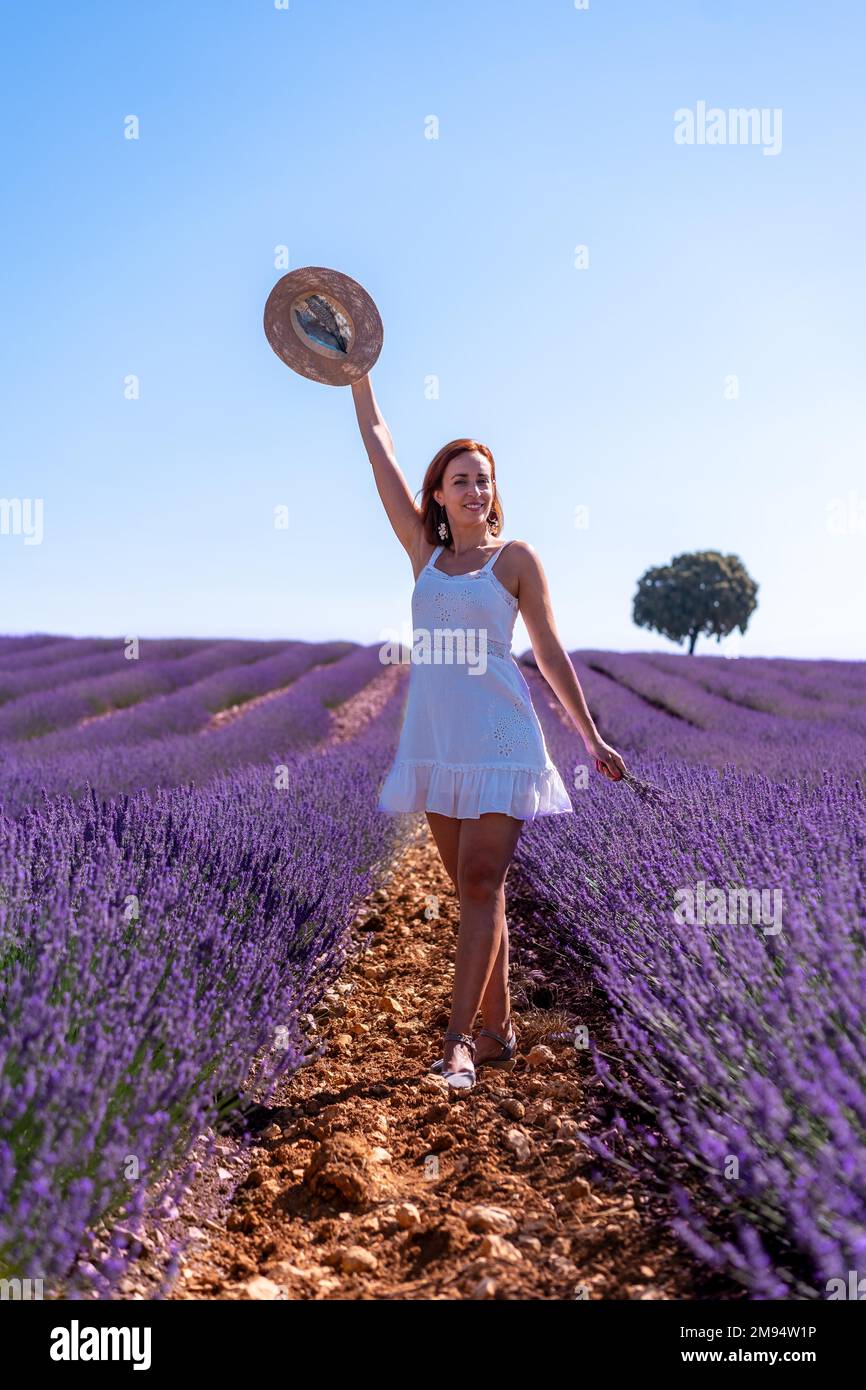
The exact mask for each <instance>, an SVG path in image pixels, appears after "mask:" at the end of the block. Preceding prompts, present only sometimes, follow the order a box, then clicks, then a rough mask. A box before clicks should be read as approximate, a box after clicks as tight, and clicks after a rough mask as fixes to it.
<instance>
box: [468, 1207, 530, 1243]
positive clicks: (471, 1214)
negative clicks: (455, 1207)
mask: <svg viewBox="0 0 866 1390" xmlns="http://www.w3.org/2000/svg"><path fill="white" fill-rule="evenodd" d="M463 1220H464V1221H465V1222H466V1225H467V1226H468V1227H469V1230H470V1231H482V1232H488V1231H489V1232H492V1233H493V1234H495V1235H499V1236H510V1235H513V1234H514V1232H515V1231H516V1230H517V1222H516V1221H515V1219H514V1217H513V1216H512V1215H511V1213H510V1212H509V1211H506V1210H505V1208H504V1207H483V1206H476V1207H468V1208H467V1210H466V1211H465V1212H464V1213H463Z"/></svg>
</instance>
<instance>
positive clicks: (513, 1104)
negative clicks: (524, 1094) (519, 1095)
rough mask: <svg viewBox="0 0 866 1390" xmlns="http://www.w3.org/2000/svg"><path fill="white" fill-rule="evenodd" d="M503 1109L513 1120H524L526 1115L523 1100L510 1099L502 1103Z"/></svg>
mask: <svg viewBox="0 0 866 1390" xmlns="http://www.w3.org/2000/svg"><path fill="white" fill-rule="evenodd" d="M502 1109H503V1111H504V1112H505V1114H506V1115H507V1116H508V1117H509V1119H511V1120H522V1119H523V1117H524V1115H525V1114H526V1106H525V1105H524V1104H523V1101H522V1100H516V1099H515V1098H514V1097H510V1098H509V1099H508V1100H504V1101H503V1102H502Z"/></svg>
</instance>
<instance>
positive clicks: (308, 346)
mask: <svg viewBox="0 0 866 1390" xmlns="http://www.w3.org/2000/svg"><path fill="white" fill-rule="evenodd" d="M264 328H265V335H266V337H267V340H268V342H269V343H270V345H271V347H272V348H273V350H274V352H275V353H276V354H277V356H278V357H279V358H280V359H281V360H282V361H283V362H285V364H286V366H287V367H291V368H292V370H293V371H296V372H300V374H301V376H305V377H309V378H310V380H311V381H320V382H322V383H323V384H324V385H326V386H350V385H351V384H352V382H353V381H360V380H361V378H362V377H365V376H366V375H367V373H368V372H369V371H370V369H371V368H372V366H373V364H374V363H375V361H376V359H377V358H378V356H379V353H380V352H381V350H382V337H383V332H382V320H381V318H380V317H379V311H378V309H377V308H376V306H375V304H374V303H373V301H372V299H371V298H370V296H369V295H368V294H367V291H366V290H365V289H364V288H363V286H362V285H359V284H358V282H357V280H353V279H352V278H351V276H349V275H344V274H343V273H342V271H339V270H329V269H327V267H325V266H317V265H307V266H303V267H302V268H301V269H300V270H291V271H289V273H288V275H284V276H283V277H282V279H280V280H278V281H277V283H276V284H275V285H274V288H273V289H272V290H271V292H270V294H269V295H268V300H267V303H266V304H265V314H264Z"/></svg>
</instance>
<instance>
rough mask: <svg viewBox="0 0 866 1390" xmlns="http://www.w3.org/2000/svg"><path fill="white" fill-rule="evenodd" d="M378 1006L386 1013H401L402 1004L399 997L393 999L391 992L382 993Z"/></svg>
mask: <svg viewBox="0 0 866 1390" xmlns="http://www.w3.org/2000/svg"><path fill="white" fill-rule="evenodd" d="M379 1008H380V1009H381V1010H382V1012H383V1013H386V1014H402V1012H403V1005H402V1004H401V1003H400V1000H399V999H395V998H394V996H393V995H391V994H383V995H382V997H381V999H380V1000H379Z"/></svg>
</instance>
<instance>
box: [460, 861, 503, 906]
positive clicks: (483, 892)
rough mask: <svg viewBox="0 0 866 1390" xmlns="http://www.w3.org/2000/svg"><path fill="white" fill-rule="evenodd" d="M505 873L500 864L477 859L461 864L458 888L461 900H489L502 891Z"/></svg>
mask: <svg viewBox="0 0 866 1390" xmlns="http://www.w3.org/2000/svg"><path fill="white" fill-rule="evenodd" d="M504 883H505V874H504V873H503V871H502V868H501V866H500V865H499V864H496V863H493V862H492V861H487V860H484V859H475V860H473V861H471V862H470V863H468V864H465V865H463V866H461V868H460V870H459V873H458V876H457V888H458V893H459V896H460V901H461V902H488V901H490V900H491V899H493V898H495V897H496V896H497V894H498V893H499V892H501V890H502V888H503V886H504Z"/></svg>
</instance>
